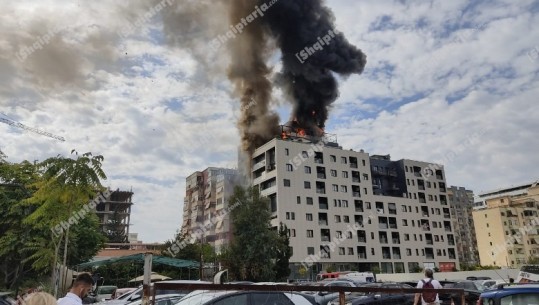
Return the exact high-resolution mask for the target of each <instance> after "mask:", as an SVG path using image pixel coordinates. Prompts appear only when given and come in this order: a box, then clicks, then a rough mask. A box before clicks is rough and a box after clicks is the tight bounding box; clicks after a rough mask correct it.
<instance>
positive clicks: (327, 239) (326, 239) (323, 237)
mask: <svg viewBox="0 0 539 305" xmlns="http://www.w3.org/2000/svg"><path fill="white" fill-rule="evenodd" d="M321 240H322V241H326V242H329V241H330V238H329V236H322V237H321Z"/></svg>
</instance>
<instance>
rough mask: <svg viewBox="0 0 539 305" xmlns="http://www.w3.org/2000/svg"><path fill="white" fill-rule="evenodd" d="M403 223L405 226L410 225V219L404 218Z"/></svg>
mask: <svg viewBox="0 0 539 305" xmlns="http://www.w3.org/2000/svg"><path fill="white" fill-rule="evenodd" d="M402 225H403V226H405V227H406V226H408V219H403V220H402Z"/></svg>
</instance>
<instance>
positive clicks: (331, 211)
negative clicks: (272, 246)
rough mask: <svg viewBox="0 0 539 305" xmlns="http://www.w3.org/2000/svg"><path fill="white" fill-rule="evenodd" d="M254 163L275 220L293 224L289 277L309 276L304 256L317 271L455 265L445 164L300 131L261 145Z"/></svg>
mask: <svg viewBox="0 0 539 305" xmlns="http://www.w3.org/2000/svg"><path fill="white" fill-rule="evenodd" d="M322 143H323V144H324V145H322ZM425 168H435V169H436V172H432V173H430V175H422V172H423V171H424V169H425ZM251 169H252V179H253V180H252V181H253V185H254V186H256V187H259V189H260V191H261V195H263V196H266V197H268V198H269V201H270V209H271V211H272V226H274V227H278V226H279V223H281V222H282V223H283V224H286V225H287V227H288V228H289V230H290V244H291V247H292V248H293V256H292V258H291V259H290V262H291V268H292V272H293V274H292V277H295V278H300V277H305V276H304V274H305V271H304V270H301V269H303V268H300V266H301V265H302V263H303V266H304V267H307V266H308V267H311V266H312V268H311V269H312V270H310V271H309V272H315V273H316V272H319V271H321V270H325V269H326V268H328V267H329V266H331V267H332V268H333V269H334V270H351V269H356V270H359V271H367V270H375V269H376V268H377V269H379V270H380V271H381V272H384V273H396V272H413V271H415V270H417V269H418V268H424V267H431V268H433V267H437V268H440V269H443V270H447V271H450V270H451V269H453V268H455V267H458V257H457V254H456V247H455V237H454V235H453V228H452V223H451V215H450V208H449V205H448V200H447V194H446V192H447V190H446V189H445V188H446V186H445V177H444V174H443V167H438V166H436V167H432V166H431V165H430V164H429V163H426V162H419V161H412V160H400V161H391V160H390V159H389V156H369V154H368V153H365V152H362V151H360V152H356V151H352V150H344V149H342V148H341V147H339V146H338V145H337V144H336V143H335V142H327V141H326V142H319V143H318V144H314V143H310V142H309V140H308V137H302V138H296V139H292V138H287V139H284V140H283V139H273V140H270V141H269V142H267V143H266V144H264V145H262V146H260V147H259V148H258V149H256V150H255V152H254V154H253V158H252V166H251Z"/></svg>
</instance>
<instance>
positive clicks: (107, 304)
mask: <svg viewBox="0 0 539 305" xmlns="http://www.w3.org/2000/svg"><path fill="white" fill-rule="evenodd" d="M161 283H181V284H212V282H204V281H187V280H169V281H162V282H161ZM152 286H153V283H152ZM190 292H191V291H190V290H184V291H178V290H161V289H158V290H157V291H156V292H155V295H162V294H181V295H186V294H188V293H190ZM141 298H142V285H141V286H139V287H138V288H137V289H136V290H134V291H133V292H131V293H127V294H124V295H122V296H121V297H119V298H118V299H116V300H107V301H101V302H99V303H98V304H99V305H126V304H129V303H132V302H134V301H138V300H140V299H141Z"/></svg>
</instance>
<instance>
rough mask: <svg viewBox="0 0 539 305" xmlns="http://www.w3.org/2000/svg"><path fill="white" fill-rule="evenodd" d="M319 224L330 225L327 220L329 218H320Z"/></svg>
mask: <svg viewBox="0 0 539 305" xmlns="http://www.w3.org/2000/svg"><path fill="white" fill-rule="evenodd" d="M318 225H320V226H327V225H328V221H327V220H319V221H318Z"/></svg>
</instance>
